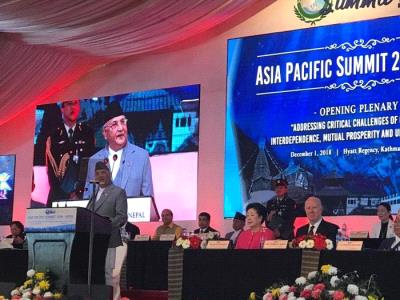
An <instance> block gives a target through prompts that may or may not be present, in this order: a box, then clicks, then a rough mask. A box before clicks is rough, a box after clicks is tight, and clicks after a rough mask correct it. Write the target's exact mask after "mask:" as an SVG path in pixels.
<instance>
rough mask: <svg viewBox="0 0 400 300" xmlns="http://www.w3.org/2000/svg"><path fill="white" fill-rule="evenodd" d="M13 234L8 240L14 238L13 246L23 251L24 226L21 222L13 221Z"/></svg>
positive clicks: (11, 228)
mask: <svg viewBox="0 0 400 300" xmlns="http://www.w3.org/2000/svg"><path fill="white" fill-rule="evenodd" d="M10 230H11V234H10V235H8V236H7V237H6V238H12V239H13V242H12V245H13V247H14V248H17V249H23V245H24V242H25V232H24V230H25V229H24V225H23V224H22V223H21V222H20V221H13V222H11V224H10Z"/></svg>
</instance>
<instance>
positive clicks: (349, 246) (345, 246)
mask: <svg viewBox="0 0 400 300" xmlns="http://www.w3.org/2000/svg"><path fill="white" fill-rule="evenodd" d="M362 246H363V241H339V242H338V243H337V245H336V250H338V251H361V249H362Z"/></svg>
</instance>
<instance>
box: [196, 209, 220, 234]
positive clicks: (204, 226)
mask: <svg viewBox="0 0 400 300" xmlns="http://www.w3.org/2000/svg"><path fill="white" fill-rule="evenodd" d="M210 221H211V216H210V214H209V213H207V212H201V213H200V214H199V219H198V224H199V228H197V229H195V231H194V233H196V234H198V233H209V232H218V230H216V229H214V228H212V227H211V226H210Z"/></svg>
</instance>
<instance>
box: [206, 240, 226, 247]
mask: <svg viewBox="0 0 400 300" xmlns="http://www.w3.org/2000/svg"><path fill="white" fill-rule="evenodd" d="M228 248H229V241H208V243H207V247H206V249H228Z"/></svg>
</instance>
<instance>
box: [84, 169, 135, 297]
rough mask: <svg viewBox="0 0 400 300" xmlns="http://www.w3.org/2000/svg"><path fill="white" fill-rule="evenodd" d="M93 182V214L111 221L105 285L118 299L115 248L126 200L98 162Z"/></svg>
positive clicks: (122, 222) (119, 243)
mask: <svg viewBox="0 0 400 300" xmlns="http://www.w3.org/2000/svg"><path fill="white" fill-rule="evenodd" d="M95 178H96V179H95V180H96V182H97V183H98V188H97V191H96V193H94V195H93V196H92V197H96V199H95V200H96V201H94V203H95V205H94V212H95V213H97V214H99V215H100V216H103V217H107V218H109V219H110V221H111V226H112V230H111V236H110V240H109V243H108V250H107V256H106V262H105V279H106V284H107V285H110V286H112V287H113V294H114V296H113V298H114V299H119V298H120V288H119V279H120V269H119V270H115V269H118V268H116V267H115V266H116V256H117V253H116V252H117V250H116V249H117V247H119V246H122V240H121V233H120V228H121V226H123V225H124V224H125V223H126V221H127V219H128V217H127V206H128V204H127V198H126V193H125V191H124V190H123V189H121V188H119V187H117V186H115V185H113V184H112V183H111V172H110V170H109V169H108V167H107V165H106V164H105V163H104V162H102V161H99V162H97V163H96V166H95ZM87 208H88V209H93V198H92V199H91V200H90V201H89V203H88V206H87Z"/></svg>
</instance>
